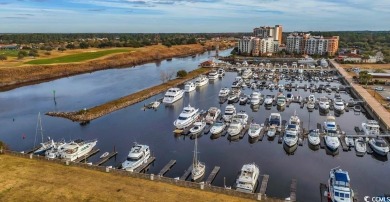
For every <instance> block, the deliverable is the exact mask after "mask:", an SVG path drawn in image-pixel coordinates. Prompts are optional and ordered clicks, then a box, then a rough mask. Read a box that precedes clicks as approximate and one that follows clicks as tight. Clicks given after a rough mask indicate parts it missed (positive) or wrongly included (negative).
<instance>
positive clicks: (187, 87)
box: [184, 81, 196, 93]
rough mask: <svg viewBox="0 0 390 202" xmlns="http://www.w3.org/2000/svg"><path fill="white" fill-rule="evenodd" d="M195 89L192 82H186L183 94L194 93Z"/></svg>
mask: <svg viewBox="0 0 390 202" xmlns="http://www.w3.org/2000/svg"><path fill="white" fill-rule="evenodd" d="M195 89H196V86H195V83H194V82H192V81H189V82H187V83H186V84H185V85H184V92H186V93H189V92H191V91H194V90H195Z"/></svg>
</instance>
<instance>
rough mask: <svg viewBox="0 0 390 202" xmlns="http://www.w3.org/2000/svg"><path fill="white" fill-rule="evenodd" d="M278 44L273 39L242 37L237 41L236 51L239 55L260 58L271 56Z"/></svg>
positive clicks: (276, 49)
mask: <svg viewBox="0 0 390 202" xmlns="http://www.w3.org/2000/svg"><path fill="white" fill-rule="evenodd" d="M278 47H279V43H278V41H274V39H273V37H265V38H259V37H248V36H244V37H242V39H240V40H239V41H238V51H239V53H240V54H246V55H252V56H260V55H264V54H272V53H274V52H276V51H278Z"/></svg>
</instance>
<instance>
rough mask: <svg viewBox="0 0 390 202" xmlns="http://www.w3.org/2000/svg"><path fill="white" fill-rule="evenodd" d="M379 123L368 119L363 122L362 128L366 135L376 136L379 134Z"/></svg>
mask: <svg viewBox="0 0 390 202" xmlns="http://www.w3.org/2000/svg"><path fill="white" fill-rule="evenodd" d="M379 128H380V127H379V124H378V122H377V121H375V120H367V121H366V122H363V123H362V129H363V132H364V135H366V136H376V135H379Z"/></svg>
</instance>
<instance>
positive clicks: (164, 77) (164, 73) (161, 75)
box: [160, 71, 168, 83]
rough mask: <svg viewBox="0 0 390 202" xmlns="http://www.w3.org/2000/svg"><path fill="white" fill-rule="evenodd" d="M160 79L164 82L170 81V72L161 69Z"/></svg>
mask: <svg viewBox="0 0 390 202" xmlns="http://www.w3.org/2000/svg"><path fill="white" fill-rule="evenodd" d="M160 80H161V82H162V83H166V82H167V81H168V74H167V72H165V71H160Z"/></svg>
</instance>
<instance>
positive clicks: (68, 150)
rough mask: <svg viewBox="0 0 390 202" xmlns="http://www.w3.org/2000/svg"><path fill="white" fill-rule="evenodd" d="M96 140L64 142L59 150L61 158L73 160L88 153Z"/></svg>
mask: <svg viewBox="0 0 390 202" xmlns="http://www.w3.org/2000/svg"><path fill="white" fill-rule="evenodd" d="M96 143H97V140H90V141H72V142H70V143H66V144H65V145H64V146H62V147H63V149H62V151H61V154H60V156H61V158H62V159H65V160H69V161H74V160H76V159H77V158H80V157H83V156H85V155H86V154H88V153H89V152H90V151H91V150H92V149H93V148H94V147H95V146H96Z"/></svg>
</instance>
